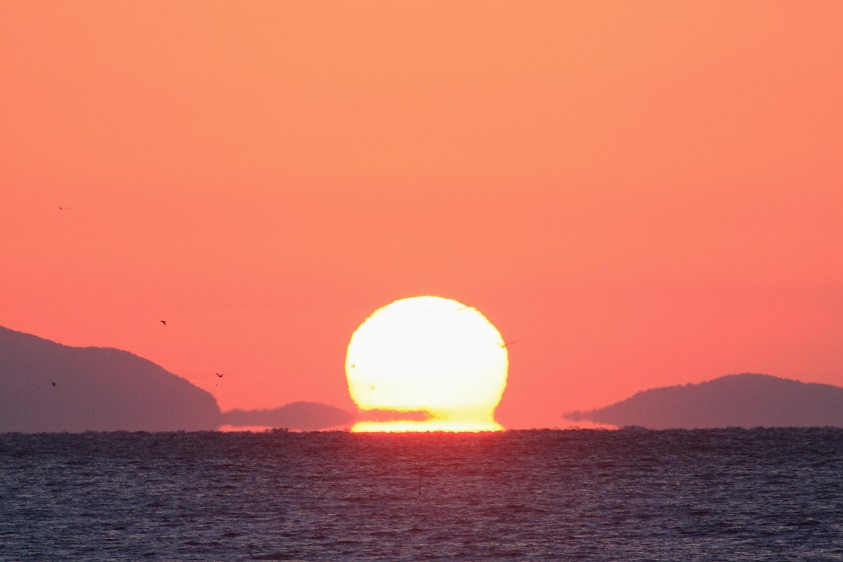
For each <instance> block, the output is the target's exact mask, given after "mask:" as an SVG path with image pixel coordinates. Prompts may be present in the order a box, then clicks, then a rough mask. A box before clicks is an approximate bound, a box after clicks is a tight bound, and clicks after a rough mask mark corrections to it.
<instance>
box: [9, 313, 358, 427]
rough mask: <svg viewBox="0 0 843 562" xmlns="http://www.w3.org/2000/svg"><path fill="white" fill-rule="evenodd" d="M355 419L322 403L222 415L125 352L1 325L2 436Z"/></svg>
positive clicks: (191, 388)
mask: <svg viewBox="0 0 843 562" xmlns="http://www.w3.org/2000/svg"><path fill="white" fill-rule="evenodd" d="M54 383H55V384H54ZM352 421H353V420H352V416H351V415H350V414H348V413H347V412H344V411H342V410H339V409H337V408H333V407H332V406H327V405H324V404H308V403H295V404H289V405H287V406H282V407H280V408H276V409H274V410H261V411H257V412H248V411H246V412H243V411H238V412H237V413H234V412H230V413H227V412H226V413H224V412H220V409H219V406H218V404H217V401H216V399H215V398H214V396H213V395H211V394H210V393H209V392H206V391H205V390H202V389H201V388H199V387H197V386H195V385H193V384H191V383H190V382H188V381H187V380H185V379H183V378H181V377H178V376H176V375H174V374H172V373H170V372H168V371H166V370H165V369H163V368H162V367H160V366H158V365H156V364H155V363H153V362H151V361H148V360H146V359H143V358H142V357H138V356H137V355H134V354H132V353H129V352H127V351H121V350H118V349H113V348H102V347H70V346H65V345H61V344H58V343H55V342H52V341H49V340H45V339H43V338H39V337H37V336H33V335H30V334H24V333H22V332H16V331H13V330H9V329H7V328H3V327H0V432H9V431H20V432H26V433H34V432H55V431H68V432H76V431H116V430H126V431H173V430H184V431H198V430H213V429H216V428H218V427H220V426H221V425H231V426H235V427H239V426H270V427H286V428H289V429H303V430H310V429H323V428H326V427H334V426H339V425H344V424H349V423H351V422H352Z"/></svg>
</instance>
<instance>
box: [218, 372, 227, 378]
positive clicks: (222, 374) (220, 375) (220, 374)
mask: <svg viewBox="0 0 843 562" xmlns="http://www.w3.org/2000/svg"><path fill="white" fill-rule="evenodd" d="M216 375H217V376H218V377H219V378H223V377H224V376H225V373H216Z"/></svg>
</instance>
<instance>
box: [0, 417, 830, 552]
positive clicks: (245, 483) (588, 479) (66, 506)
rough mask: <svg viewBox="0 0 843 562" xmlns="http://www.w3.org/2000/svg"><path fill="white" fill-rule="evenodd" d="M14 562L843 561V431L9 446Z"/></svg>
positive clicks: (1, 461)
mask: <svg viewBox="0 0 843 562" xmlns="http://www.w3.org/2000/svg"><path fill="white" fill-rule="evenodd" d="M0 559H2V560H60V559H70V560H105V559H127V560H145V559H148V560H289V559H301V560H345V559H364V560H375V559H381V560H434V559H456V560H478V559H492V560H506V559H512V560H524V559H537V560H671V561H674V560H836V561H839V560H843V430H839V429H836V430H835V429H755V430H741V429H728V430H700V431H645V430H621V431H549V430H548V431H509V432H503V433H497V434H427V435H425V434H397V435H359V434H349V433H341V432H330V433H280V432H279V433H213V432H208V433H84V434H38V435H23V434H0Z"/></svg>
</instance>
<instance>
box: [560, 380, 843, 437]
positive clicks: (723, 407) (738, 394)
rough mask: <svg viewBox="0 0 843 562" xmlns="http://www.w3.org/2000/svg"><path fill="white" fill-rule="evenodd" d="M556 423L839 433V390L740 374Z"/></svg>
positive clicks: (842, 405)
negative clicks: (803, 429) (821, 429)
mask: <svg viewBox="0 0 843 562" xmlns="http://www.w3.org/2000/svg"><path fill="white" fill-rule="evenodd" d="M562 417H563V418H565V419H568V420H571V421H583V420H588V421H592V422H597V423H602V424H609V425H615V426H640V427H645V428H649V429H673V428H676V429H698V428H700V429H701V428H715V427H843V388H840V387H836V386H832V385H828V384H816V383H803V382H800V381H796V380H791V379H783V378H779V377H774V376H770V375H760V374H753V373H744V374H738V375H727V376H724V377H720V378H717V379H714V380H711V381H707V382H703V383H699V384H686V385H682V386H668V387H663V388H654V389H650V390H645V391H643V392H639V393H637V394H635V395H634V396H632V397H630V398H627V399H626V400H622V401H620V402H616V403H615V404H611V405H609V406H606V407H604V408H598V409H596V410H591V411H589V412H570V413H568V414H565V415H563V416H562Z"/></svg>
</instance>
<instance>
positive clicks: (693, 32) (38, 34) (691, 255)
mask: <svg viewBox="0 0 843 562" xmlns="http://www.w3.org/2000/svg"><path fill="white" fill-rule="evenodd" d="M841 21H843V5H839V4H834V3H811V4H795V3H794V4H775V5H771V4H763V5H762V4H751V3H745V4H728V5H727V4H723V5H712V4H710V3H703V2H692V3H685V4H681V5H677V4H675V3H671V2H653V3H648V4H646V5H641V4H634V5H633V4H630V5H617V4H610V3H599V2H598V3H594V2H564V3H558V2H531V3H528V4H524V3H516V2H494V3H488V2H473V1H469V2H460V3H458V4H453V3H448V2H426V3H418V4H415V3H411V4H405V3H390V2H358V3H352V4H335V3H327V2H310V3H303V4H283V3H282V4H279V3H274V2H252V3H248V4H205V3H203V4H199V3H195V4H192V3H179V4H156V5H151V4H143V3H125V4H115V3H111V2H105V1H93V2H86V3H84V4H67V3H61V2H53V1H44V2H26V3H10V2H7V3H3V4H0V75H2V76H3V82H4V87H3V88H2V89H0V106H2V107H3V108H4V110H3V117H2V127H3V131H4V134H3V135H0V194H1V195H2V200H3V204H2V205H0V241H1V242H2V243H0V258H2V261H3V263H4V264H6V269H5V270H4V271H5V272H6V274H5V275H3V276H2V277H0V325H2V326H6V327H9V328H11V329H14V330H20V331H24V332H28V333H33V334H38V335H39V336H42V337H45V338H49V339H52V340H55V341H59V342H61V343H64V344H67V345H79V346H90V345H97V346H109V347H115V348H119V349H126V350H131V351H132V352H133V353H137V354H138V355H140V356H142V357H146V358H148V359H150V360H152V361H154V362H155V363H157V364H159V365H161V366H163V367H164V368H165V369H167V370H169V371H171V372H173V373H176V374H178V375H180V376H183V377H185V378H187V379H188V380H190V381H191V382H193V383H194V384H196V385H197V386H200V387H201V388H204V389H206V390H208V391H209V392H211V393H212V394H214V396H215V397H216V398H217V401H218V402H219V404H220V406H221V407H222V408H223V409H225V410H228V409H235V408H243V409H254V408H269V407H275V406H277V405H278V404H279V403H289V402H293V401H297V400H302V401H313V402H320V403H325V404H330V405H333V406H336V407H339V408H342V409H345V410H352V409H353V403H352V401H351V399H350V397H349V395H348V388H347V385H346V380H345V376H344V372H343V368H344V361H345V352H346V347H347V345H348V343H349V339H350V337H351V335H352V333H353V332H354V331H355V329H357V327H358V326H359V325H360V324H361V322H363V320H365V319H366V318H367V316H368V315H369V314H371V313H372V311H374V310H376V309H378V308H380V307H382V306H384V305H386V304H388V303H390V302H392V301H395V300H397V299H400V298H405V297H411V296H418V295H438V296H442V297H445V298H451V299H455V300H458V301H460V302H462V303H465V304H466V305H468V306H472V307H476V308H477V309H478V310H481V311H482V312H483V314H484V315H485V316H487V317H488V318H489V320H490V321H491V322H492V323H493V324H494V325H495V326H496V327H497V328H498V329H499V330H500V332H501V334H502V335H503V337H504V338H505V340H506V341H509V340H517V342H518V343H517V346H513V348H512V349H511V350H509V362H510V365H509V378H508V380H507V388H506V392H505V394H504V396H503V400H502V401H501V404H500V406H499V408H498V410H497V412H496V413H495V419H497V420H498V421H499V422H500V423H501V424H502V425H503V426H504V427H507V428H516V429H517V428H529V427H553V426H554V425H558V424H559V423H560V420H559V414H560V412H563V411H571V410H575V409H576V410H582V409H589V408H592V407H594V408H596V407H601V406H603V405H606V404H610V403H613V402H616V401H619V400H622V399H624V398H626V397H628V396H630V395H632V394H634V393H635V392H637V391H639V390H641V389H644V388H654V387H660V386H668V385H674V384H684V383H687V382H698V381H702V380H709V379H713V378H715V377H719V376H722V375H725V374H728V373H739V372H764V373H769V374H773V375H776V376H780V377H787V378H795V379H800V380H802V381H805V382H821V383H826V384H832V385H836V386H843V355H841V354H840V352H839V350H840V344H841V336H840V334H841V332H840V318H841V311H843V291H841V290H840V289H841V286H843V261H841V260H840V256H843V223H841V221H840V220H839V209H841V208H843V191H842V190H840V188H839V186H840V185H843V161H841V159H840V158H839V152H840V146H841V141H843V138H841V136H843V132H841V131H843V106H841V104H840V100H841V99H843V74H841V73H840V72H839V69H840V68H843V49H840V48H839V44H840V39H839V28H840V22H841ZM161 320H165V321H166V325H164V324H163V323H162V322H161ZM217 372H219V373H225V379H224V381H225V384H220V385H219V386H216V385H217V384H218V380H217V376H216V375H215V373H217Z"/></svg>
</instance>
